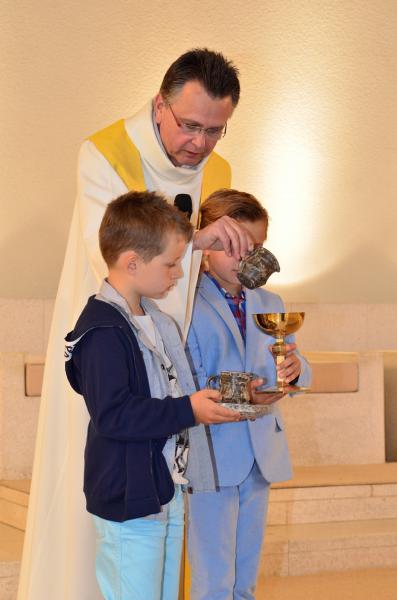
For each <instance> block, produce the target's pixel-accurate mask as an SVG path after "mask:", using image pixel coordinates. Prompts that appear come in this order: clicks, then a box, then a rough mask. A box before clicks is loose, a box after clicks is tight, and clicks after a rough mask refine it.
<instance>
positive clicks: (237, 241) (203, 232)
mask: <svg viewBox="0 0 397 600" xmlns="http://www.w3.org/2000/svg"><path fill="white" fill-rule="evenodd" d="M253 248H254V242H253V240H252V236H251V234H250V233H249V231H248V230H247V229H245V227H244V226H242V225H241V223H239V222H238V221H236V220H235V219H232V218H231V217H228V216H227V215H225V216H223V217H221V218H220V219H218V220H217V221H214V222H213V223H211V224H210V225H207V227H204V228H203V229H199V231H196V233H195V235H194V238H193V250H224V251H225V252H226V254H227V256H233V257H234V258H235V259H236V260H240V259H241V258H243V257H244V256H245V255H246V254H248V252H251V250H253Z"/></svg>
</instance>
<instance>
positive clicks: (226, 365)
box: [187, 190, 310, 600]
mask: <svg viewBox="0 0 397 600" xmlns="http://www.w3.org/2000/svg"><path fill="white" fill-rule="evenodd" d="M225 215H226V216H227V217H228V218H230V219H234V220H237V221H238V222H240V223H241V224H242V225H243V226H244V227H246V228H247V229H248V230H249V232H250V234H251V235H252V237H253V239H254V241H255V243H256V245H257V246H262V245H263V243H264V241H265V240H266V236H267V227H268V215H267V212H266V210H265V209H264V208H263V207H262V205H261V204H260V203H259V202H258V200H256V198H254V197H253V196H251V195H250V194H246V193H244V192H238V191H236V190H220V191H218V192H216V193H215V194H212V195H211V196H210V197H209V198H208V199H207V200H206V201H205V202H204V204H203V205H202V208H201V227H205V226H206V225H208V224H209V223H211V222H213V221H215V220H216V219H217V218H219V217H221V216H225ZM204 263H205V271H204V272H203V273H202V275H201V278H200V279H199V282H198V287H197V295H196V299H195V304H194V309H193V316H192V322H191V327H190V330H189V335H188V339H187V353H188V358H189V360H190V363H191V366H192V369H193V374H194V377H195V379H196V383H197V385H198V387H199V388H204V387H205V386H206V381H207V378H208V377H209V376H210V375H215V374H219V373H220V372H221V371H245V372H252V373H256V374H258V375H259V376H260V377H261V378H263V380H264V381H265V382H266V384H267V385H274V384H275V381H276V367H275V363H274V359H273V357H272V354H271V352H270V349H269V347H270V346H271V344H272V343H273V342H274V338H271V337H269V336H267V335H265V334H264V333H263V332H262V331H260V330H259V328H258V327H257V326H256V325H255V322H254V319H253V317H252V315H253V314H254V313H263V312H284V310H285V309H284V304H283V302H282V300H281V298H280V297H279V296H277V295H276V294H273V293H271V292H268V291H267V290H264V289H257V290H248V289H245V288H242V286H241V284H240V283H239V281H238V279H237V270H238V261H237V260H236V259H235V258H233V257H231V256H227V254H226V253H225V252H224V251H215V250H207V251H205V256H204ZM287 341H288V342H289V343H288V347H287V356H286V358H285V360H284V362H283V363H282V364H281V365H280V366H279V371H280V375H281V376H282V377H283V378H284V379H285V380H286V381H287V382H289V383H292V382H293V383H297V384H298V385H301V386H306V385H308V384H309V382H310V367H309V365H308V364H307V362H306V361H305V359H304V358H303V357H302V356H301V355H300V354H299V352H298V351H297V349H296V345H295V343H294V339H293V336H290V337H289V338H288V340H287ZM261 383H263V382H262V381H261V380H255V381H254V382H253V386H252V390H251V391H252V401H253V402H256V403H267V404H271V405H272V411H271V413H270V414H268V415H266V416H264V417H261V418H259V419H256V420H255V421H241V422H239V423H226V424H222V425H211V426H210V427H209V433H210V435H211V438H212V444H213V449H214V455H215V460H216V467H217V479H218V481H217V483H218V490H217V491H214V492H202V493H200V492H197V493H196V492H194V493H193V494H189V530H188V548H189V561H190V566H191V596H190V600H215V599H216V600H232V599H233V600H243V599H244V600H251V599H254V592H255V584H256V577H257V570H258V563H259V556H260V550H261V545H262V540H263V534H264V528H265V518H266V512H267V504H268V496H269V487H270V483H271V482H273V481H283V480H286V479H289V478H290V477H291V464H290V460H289V454H288V447H287V441H286V437H285V434H284V426H283V421H282V416H281V414H280V412H279V410H278V409H277V407H276V404H274V403H275V402H276V401H277V400H279V399H280V398H281V396H282V394H264V393H260V392H259V391H256V389H255V387H256V386H259V385H260V384H261Z"/></svg>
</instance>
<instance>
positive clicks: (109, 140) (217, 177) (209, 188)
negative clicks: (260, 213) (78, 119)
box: [88, 119, 231, 203]
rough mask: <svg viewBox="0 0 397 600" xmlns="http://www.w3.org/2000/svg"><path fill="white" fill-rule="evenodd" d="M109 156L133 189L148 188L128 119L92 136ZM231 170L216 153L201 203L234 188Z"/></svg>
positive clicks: (205, 175) (207, 170)
mask: <svg viewBox="0 0 397 600" xmlns="http://www.w3.org/2000/svg"><path fill="white" fill-rule="evenodd" d="M88 139H89V140H90V141H91V142H93V144H94V145H95V146H96V148H97V149H98V150H99V152H100V153H101V154H102V155H103V156H104V157H105V158H106V160H107V161H108V163H109V164H110V165H111V167H112V168H113V169H114V171H116V173H117V174H118V175H119V177H120V178H121V179H122V180H123V181H124V183H125V185H126V186H127V188H128V189H129V190H136V191H138V192H142V191H144V190H146V184H145V179H144V177H143V169H142V164H141V157H140V154H139V151H138V149H137V147H136V146H135V144H134V143H133V142H132V140H131V138H130V137H129V136H128V134H127V131H126V129H125V122H124V119H120V121H116V123H113V124H112V125H109V127H105V129H101V131H98V132H97V133H94V134H93V135H91V136H90V137H89V138H88ZM230 185H231V169H230V166H229V163H228V162H227V161H226V160H225V159H224V158H222V157H221V156H219V154H216V152H212V154H211V155H210V157H209V159H208V160H207V163H206V165H205V167H204V172H203V181H202V185H201V198H200V203H201V202H203V200H205V199H206V198H207V197H208V196H209V195H210V194H212V192H215V191H216V190H218V189H219V188H230Z"/></svg>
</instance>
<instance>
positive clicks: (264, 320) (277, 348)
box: [253, 312, 309, 393]
mask: <svg viewBox="0 0 397 600" xmlns="http://www.w3.org/2000/svg"><path fill="white" fill-rule="evenodd" d="M253 317H254V319H255V323H256V324H257V325H258V327H259V328H260V329H261V330H262V331H263V332H264V333H267V334H268V335H271V336H272V337H274V338H276V341H275V343H274V344H273V348H272V354H273V356H274V360H275V362H276V366H278V365H279V364H281V363H282V362H283V360H284V358H285V355H286V353H287V350H286V343H285V337H286V336H287V335H290V334H291V333H295V331H298V329H300V327H301V326H302V323H303V320H304V318H305V313H304V312H290V313H257V314H254V315H253ZM308 389H309V388H304V387H299V386H298V385H293V384H290V383H286V382H285V381H284V380H283V379H282V378H280V377H279V375H278V373H277V383H276V387H272V388H266V389H264V390H261V391H264V392H268V393H274V392H283V393H290V392H305V391H307V390H308Z"/></svg>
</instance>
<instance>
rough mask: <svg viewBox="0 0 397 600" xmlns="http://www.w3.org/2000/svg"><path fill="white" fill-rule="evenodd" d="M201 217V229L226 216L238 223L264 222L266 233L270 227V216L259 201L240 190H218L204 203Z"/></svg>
mask: <svg viewBox="0 0 397 600" xmlns="http://www.w3.org/2000/svg"><path fill="white" fill-rule="evenodd" d="M200 215H201V220H200V229H203V227H206V226H207V225H210V224H211V223H214V221H216V220H217V219H220V218H221V217H224V216H228V217H231V218H232V219H236V221H251V222H253V221H261V220H263V221H264V222H265V224H266V232H267V228H268V225H269V215H268V213H267V210H266V208H264V207H263V206H262V204H261V203H260V202H259V200H257V199H256V198H255V196H253V195H252V194H248V193H247V192H239V191H238V190H228V189H220V190H217V191H216V192H214V193H213V194H211V195H210V196H208V198H207V199H206V200H205V201H204V202H203V204H202V205H201V207H200Z"/></svg>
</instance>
